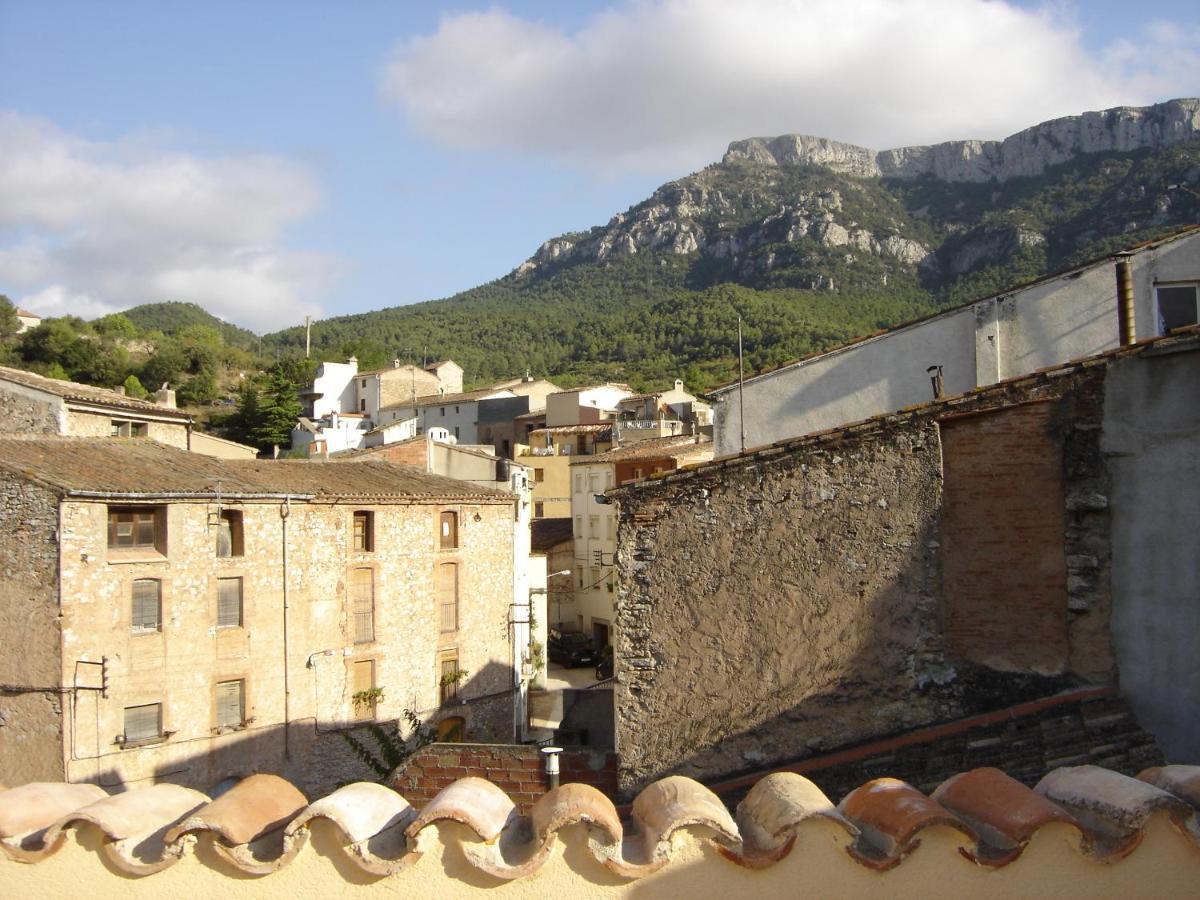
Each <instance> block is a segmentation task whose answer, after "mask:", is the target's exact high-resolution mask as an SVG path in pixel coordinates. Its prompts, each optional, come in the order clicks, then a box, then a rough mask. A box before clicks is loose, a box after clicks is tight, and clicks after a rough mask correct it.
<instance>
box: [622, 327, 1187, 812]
mask: <svg viewBox="0 0 1200 900" xmlns="http://www.w3.org/2000/svg"><path fill="white" fill-rule="evenodd" d="M1197 396H1200V332H1198V331H1197V329H1195V328H1191V329H1185V330H1184V331H1182V332H1177V333H1176V334H1174V335H1172V336H1168V337H1160V338H1156V339H1153V340H1150V341H1146V342H1143V343H1140V344H1134V345H1131V346H1128V347H1122V348H1118V349H1116V350H1112V351H1109V352H1107V353H1105V354H1101V355H1098V356H1094V357H1089V358H1086V359H1083V360H1079V361H1076V362H1073V363H1068V364H1065V365H1062V366H1058V367H1055V368H1050V369H1046V370H1043V371H1041V372H1039V373H1036V374H1033V375H1029V376H1025V377H1022V378H1019V379H1014V380H1011V381H1007V382H1001V383H1000V384H997V385H994V386H992V387H991V388H987V389H984V390H977V391H971V392H968V393H966V394H962V395H960V396H956V397H951V398H945V399H942V400H938V401H932V402H929V403H926V404H925V405H923V406H919V407H916V408H913V409H908V410H905V411H903V412H899V413H891V414H887V415H883V416H879V417H876V418H873V419H869V420H866V421H863V422H859V423H857V424H854V425H851V426H847V427H845V428H839V429H833V430H830V431H825V432H818V433H815V434H810V435H807V436H805V437H801V438H796V439H793V440H790V441H781V442H779V443H777V444H775V445H773V446H770V447H766V448H763V449H760V450H757V451H754V452H751V453H747V454H743V455H740V456H736V457H725V458H719V459H717V460H714V461H713V462H712V463H709V464H707V465H702V466H698V467H694V468H689V469H686V470H684V471H681V472H678V473H675V474H670V475H666V476H662V477H659V478H656V479H653V480H650V481H647V482H639V483H637V484H635V485H629V486H625V487H618V488H616V489H615V490H614V491H612V492H611V496H612V498H613V500H614V502H615V503H616V504H617V508H618V515H619V527H618V534H617V552H616V565H617V604H618V617H617V625H618V627H617V644H616V670H617V688H616V691H617V697H616V706H617V750H618V752H619V753H620V757H621V779H622V786H623V788H624V789H626V790H629V789H632V788H634V787H636V786H637V785H640V784H644V783H645V782H646V780H647V779H650V778H654V777H659V776H661V775H663V774H666V773H669V772H680V773H684V774H691V775H693V776H696V777H705V778H713V777H718V776H722V775H726V774H729V773H733V772H737V771H738V770H748V769H761V768H762V767H763V766H765V765H771V764H774V763H777V762H779V761H784V760H803V759H805V758H808V757H811V756H813V755H814V754H819V753H825V752H828V751H830V750H834V749H836V748H844V747H847V746H851V745H854V744H856V743H859V742H863V741H868V740H872V739H875V738H878V737H880V736H886V735H890V734H896V733H898V732H905V731H908V730H911V729H914V728H919V727H921V726H925V725H930V724H936V723H945V722H950V721H954V720H957V719H961V718H963V717H964V716H969V715H971V714H973V713H980V712H985V711H990V710H995V709H998V708H1001V707H1003V706H1006V705H1010V704H1012V703H1014V702H1020V701H1022V700H1026V699H1034V698H1037V697H1045V696H1047V695H1050V694H1054V693H1056V692H1059V691H1062V690H1065V689H1069V688H1078V687H1081V686H1082V687H1087V686H1111V685H1116V684H1118V683H1119V685H1120V689H1121V691H1122V693H1123V694H1124V695H1125V697H1126V698H1127V700H1128V702H1129V704H1130V706H1131V708H1132V709H1133V711H1134V713H1135V714H1136V716H1137V718H1138V721H1139V722H1140V723H1141V725H1142V726H1144V727H1145V728H1147V729H1148V730H1149V731H1150V732H1152V733H1153V734H1154V735H1155V736H1156V737H1157V738H1158V739H1159V741H1160V743H1161V746H1162V749H1163V751H1164V752H1165V753H1166V755H1167V758H1168V759H1169V760H1170V759H1180V758H1181V757H1187V756H1188V755H1189V753H1191V752H1194V749H1195V747H1197V746H1200V728H1198V725H1197V721H1198V720H1197V718H1196V716H1195V708H1196V703H1197V701H1200V661H1198V658H1197V655H1196V653H1195V647H1196V646H1197V643H1198V642H1200V614H1198V612H1197V611H1198V609H1200V607H1198V606H1197V603H1196V599H1197V598H1198V597H1200V569H1197V567H1196V566H1195V565H1192V561H1193V560H1194V559H1195V556H1196V538H1195V535H1196V534H1197V533H1200V460H1198V458H1197V455H1196V447H1197V446H1200V405H1197V403H1196V397H1197ZM667 721H669V722H670V723H671V727H669V728H664V727H663V726H662V723H663V722H667ZM1011 750H1012V753H1013V754H1019V753H1020V749H1019V747H1013V748H1011ZM1080 761H1082V762H1089V761H1093V760H1090V759H1088V758H1086V757H1085V758H1083V759H1082V760H1073V761H1072V762H1070V764H1076V763H1077V762H1080ZM1058 764H1060V765H1065V764H1068V763H1065V762H1059V763H1058Z"/></svg>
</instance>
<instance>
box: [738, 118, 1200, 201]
mask: <svg viewBox="0 0 1200 900" xmlns="http://www.w3.org/2000/svg"><path fill="white" fill-rule="evenodd" d="M1197 135H1200V100H1197V99H1194V98H1190V99H1182V100H1168V101H1166V102H1164V103H1156V104H1154V105H1153V106H1118V107H1114V108H1113V109H1106V110H1103V111H1101V112H1086V113H1083V114H1082V115H1078V116H1066V117H1064V118H1061V119H1053V120H1051V121H1049V122H1042V123H1041V124H1040V125H1034V126H1033V127H1032V128H1026V129H1025V130H1024V131H1019V132H1017V133H1016V134H1014V135H1011V136H1009V137H1007V138H1005V139H1004V140H1002V141H947V142H945V143H942V144H934V145H932V146H927V147H900V148H898V149H895V150H883V151H875V150H871V149H868V148H867V147H858V146H856V145H854V144H844V143H841V142H839V141H832V140H829V139H827V138H820V137H810V136H808V135H802V134H785V135H781V136H779V137H774V138H764V137H756V138H749V139H747V140H743V141H734V142H733V143H732V144H730V145H729V150H728V151H726V153H725V158H724V160H723V162H725V163H734V164H736V163H753V164H758V165H767V166H796V165H815V166H823V167H825V168H827V169H830V170H832V171H834V172H839V173H842V174H846V175H857V176H860V177H864V178H879V177H885V178H887V177H890V178H916V177H918V176H921V175H932V176H933V177H935V178H939V179H941V180H943V181H974V182H983V181H991V180H993V179H995V180H997V181H1005V180H1007V179H1009V178H1016V177H1020V176H1034V175H1041V174H1042V173H1043V172H1045V171H1046V170H1047V169H1048V168H1050V167H1051V166H1055V165H1059V164H1060V163H1064V162H1069V161H1070V160H1072V159H1074V158H1075V157H1077V156H1079V155H1081V154H1085V153H1102V152H1118V153H1128V152H1132V151H1135V150H1144V149H1159V148H1162V147H1169V146H1171V145H1172V144H1177V143H1180V142H1181V141H1187V140H1191V139H1193V138H1195V137H1197Z"/></svg>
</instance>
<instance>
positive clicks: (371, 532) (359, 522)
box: [352, 510, 375, 553]
mask: <svg viewBox="0 0 1200 900" xmlns="http://www.w3.org/2000/svg"><path fill="white" fill-rule="evenodd" d="M352 546H353V548H354V550H355V551H356V552H358V553H370V552H371V551H373V550H374V549H375V514H374V513H372V512H369V511H367V510H359V511H358V512H356V513H355V514H354V543H353V545H352Z"/></svg>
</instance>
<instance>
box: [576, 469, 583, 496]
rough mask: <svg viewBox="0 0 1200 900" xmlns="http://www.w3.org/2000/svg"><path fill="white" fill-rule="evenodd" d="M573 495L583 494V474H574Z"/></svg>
mask: <svg viewBox="0 0 1200 900" xmlns="http://www.w3.org/2000/svg"><path fill="white" fill-rule="evenodd" d="M575 493H577V494H582V493H583V473H582V472H576V473H575Z"/></svg>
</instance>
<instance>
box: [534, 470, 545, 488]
mask: <svg viewBox="0 0 1200 900" xmlns="http://www.w3.org/2000/svg"><path fill="white" fill-rule="evenodd" d="M545 480H546V470H545V469H536V468H535V469H534V470H533V483H534V484H541V483H542V482H543V481H545Z"/></svg>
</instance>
